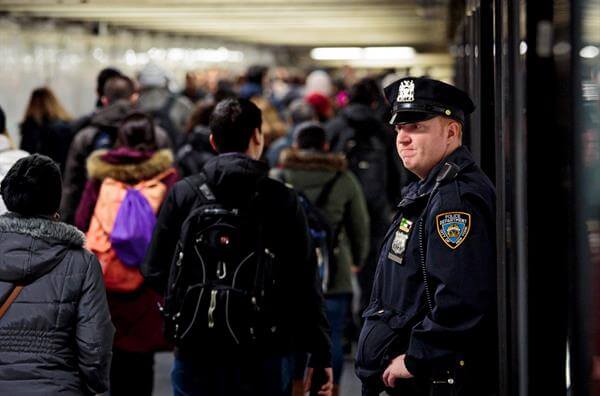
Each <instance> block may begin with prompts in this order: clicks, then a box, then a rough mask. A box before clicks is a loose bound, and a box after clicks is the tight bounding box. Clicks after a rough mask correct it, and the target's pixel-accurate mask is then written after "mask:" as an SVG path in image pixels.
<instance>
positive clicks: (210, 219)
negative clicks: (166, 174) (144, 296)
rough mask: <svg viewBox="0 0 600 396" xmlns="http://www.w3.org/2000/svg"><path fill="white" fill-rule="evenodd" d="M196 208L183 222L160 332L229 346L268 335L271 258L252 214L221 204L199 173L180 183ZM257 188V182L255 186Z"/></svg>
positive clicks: (202, 344)
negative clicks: (193, 195)
mask: <svg viewBox="0 0 600 396" xmlns="http://www.w3.org/2000/svg"><path fill="white" fill-rule="evenodd" d="M184 180H185V181H186V182H188V183H189V184H190V185H191V187H192V188H193V189H194V190H195V191H196V192H197V193H198V198H199V199H198V204H197V205H196V206H195V207H194V208H193V209H192V211H191V212H190V214H189V215H188V217H187V218H186V220H185V221H184V223H183V226H182V231H181V234H180V235H181V236H180V240H179V242H178V244H177V249H176V252H175V253H176V254H175V257H174V260H173V263H172V265H171V272H170V275H169V286H168V290H167V293H166V298H165V307H164V310H163V314H164V316H165V319H166V320H165V334H166V336H167V338H168V339H169V340H171V341H173V342H174V343H175V344H176V345H178V346H185V347H193V348H196V349H197V348H205V349H215V348H217V349H231V348H236V347H248V346H253V345H257V344H259V343H260V342H261V341H264V339H266V338H272V337H273V336H275V335H276V333H277V332H278V326H277V324H276V323H275V321H274V319H273V318H274V317H275V315H273V314H272V311H273V302H274V301H275V298H274V294H275V289H276V287H277V282H275V276H276V275H275V271H274V270H275V266H274V264H275V261H276V257H275V255H274V254H273V252H272V251H271V250H269V248H268V247H267V246H265V243H264V234H263V225H262V224H261V221H260V218H261V215H260V213H259V212H260V211H259V210H257V207H258V205H257V204H258V201H259V199H260V196H259V194H258V193H256V194H255V196H254V198H253V199H252V200H250V202H248V203H247V206H246V207H240V208H232V207H226V206H224V205H222V204H220V203H219V202H218V200H217V199H216V197H215V196H214V195H213V192H212V190H211V188H210V186H209V185H208V183H207V182H206V177H205V176H204V175H203V174H199V175H195V176H192V177H188V178H186V179H184ZM259 187H260V184H259Z"/></svg>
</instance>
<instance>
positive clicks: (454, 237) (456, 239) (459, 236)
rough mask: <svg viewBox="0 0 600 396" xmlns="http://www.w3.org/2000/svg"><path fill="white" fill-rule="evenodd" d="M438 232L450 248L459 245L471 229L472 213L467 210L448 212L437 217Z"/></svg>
mask: <svg viewBox="0 0 600 396" xmlns="http://www.w3.org/2000/svg"><path fill="white" fill-rule="evenodd" d="M435 223H436V226H437V232H438V235H439V236H440V238H442V241H444V243H445V244H446V245H447V246H448V247H449V248H450V249H456V248H457V247H459V246H460V245H461V244H462V243H463V242H464V241H465V240H466V239H467V235H469V231H470V230H471V215H470V214H469V213H466V212H446V213H441V214H439V215H437V216H436V217H435Z"/></svg>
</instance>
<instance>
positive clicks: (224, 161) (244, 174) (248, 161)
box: [203, 153, 269, 202]
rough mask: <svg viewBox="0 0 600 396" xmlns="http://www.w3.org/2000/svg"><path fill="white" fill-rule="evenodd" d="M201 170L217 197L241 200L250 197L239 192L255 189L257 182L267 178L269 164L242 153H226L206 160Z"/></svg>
mask: <svg viewBox="0 0 600 396" xmlns="http://www.w3.org/2000/svg"><path fill="white" fill-rule="evenodd" d="M203 171H204V173H205V174H206V176H207V181H208V183H209V184H210V186H211V187H212V189H213V191H214V193H215V195H216V196H217V197H219V196H221V198H222V199H223V200H229V199H230V198H233V200H235V201H236V202H238V201H239V202H242V201H243V200H247V199H249V198H250V197H247V196H240V192H244V193H246V194H249V193H252V192H254V191H256V186H257V185H258V183H259V182H260V181H261V180H263V179H265V178H267V175H268V172H269V166H268V165H267V164H266V163H265V162H262V161H256V160H254V159H252V158H250V157H248V156H247V155H245V154H243V153H226V154H220V155H218V156H216V157H214V158H211V159H210V160H208V162H207V163H206V165H205V166H204V169H203ZM242 194H243V193H242Z"/></svg>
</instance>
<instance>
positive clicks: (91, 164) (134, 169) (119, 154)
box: [87, 149, 173, 182]
mask: <svg viewBox="0 0 600 396" xmlns="http://www.w3.org/2000/svg"><path fill="white" fill-rule="evenodd" d="M138 154H139V153H134V152H131V153H130V154H129V155H128V153H125V152H123V151H118V150H110V151H109V150H96V151H94V152H93V153H92V154H90V157H89V158H88V160H87V170H88V175H89V176H90V178H92V179H98V180H103V179H105V178H107V177H110V178H113V179H115V180H119V181H122V182H129V181H137V180H147V179H151V178H152V177H154V176H156V175H158V174H160V173H162V172H165V171H166V170H168V169H169V168H170V167H172V166H173V154H172V153H171V150H167V149H165V150H159V151H156V152H154V153H151V154H147V155H138ZM142 154H143V153H142ZM119 162H120V163H119Z"/></svg>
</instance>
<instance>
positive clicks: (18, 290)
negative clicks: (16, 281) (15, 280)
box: [0, 285, 24, 319]
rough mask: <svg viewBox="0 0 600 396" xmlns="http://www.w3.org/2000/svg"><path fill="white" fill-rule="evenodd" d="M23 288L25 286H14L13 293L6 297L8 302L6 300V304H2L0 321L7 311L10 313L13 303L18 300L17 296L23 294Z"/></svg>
mask: <svg viewBox="0 0 600 396" xmlns="http://www.w3.org/2000/svg"><path fill="white" fill-rule="evenodd" d="M23 287H24V286H23V285H18V286H17V285H13V288H12V291H11V292H10V294H9V295H8V297H6V300H4V304H2V306H1V307H0V319H2V317H3V316H4V314H5V313H6V311H8V308H10V306H11V305H12V303H13V302H14V301H15V300H16V299H17V296H18V295H19V294H20V293H21V290H23Z"/></svg>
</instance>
